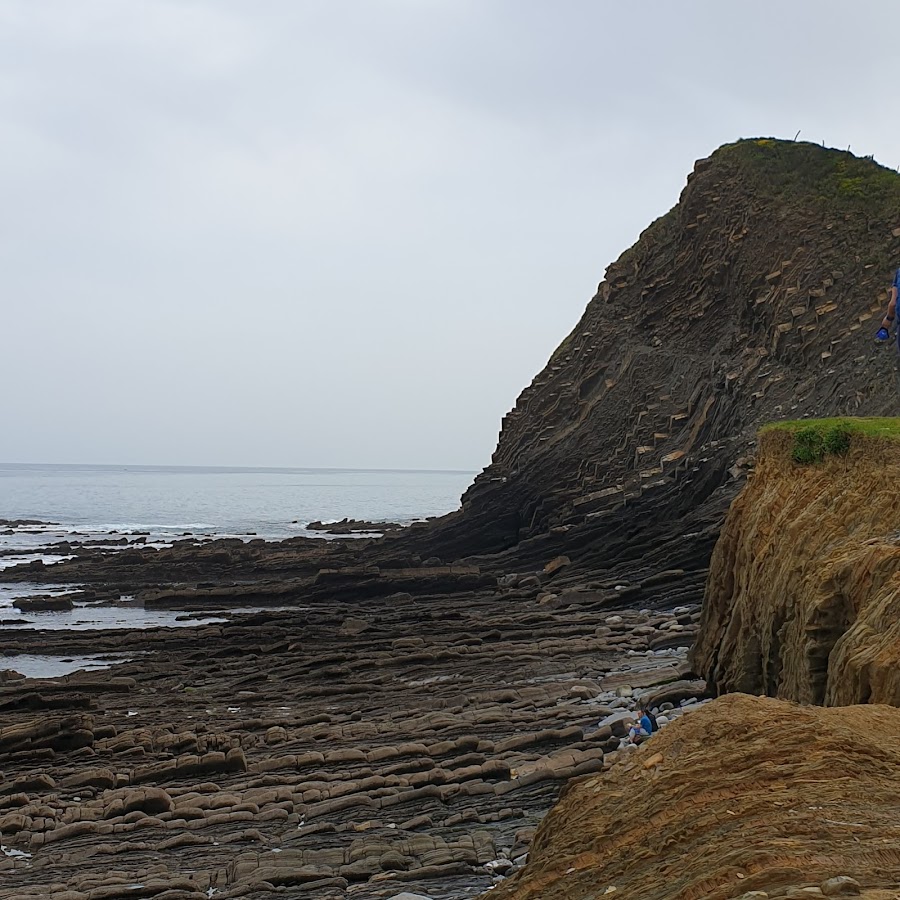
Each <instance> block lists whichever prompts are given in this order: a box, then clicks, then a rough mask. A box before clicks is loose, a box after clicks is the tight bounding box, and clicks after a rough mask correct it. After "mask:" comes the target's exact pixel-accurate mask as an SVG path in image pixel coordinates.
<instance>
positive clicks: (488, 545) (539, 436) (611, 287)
mask: <svg viewBox="0 0 900 900" xmlns="http://www.w3.org/2000/svg"><path fill="white" fill-rule="evenodd" d="M898 203H900V176H898V175H897V173H895V172H893V171H890V170H887V169H884V168H882V167H881V166H879V165H877V164H876V163H874V162H873V161H871V160H863V159H857V158H855V157H853V156H852V155H851V154H849V153H843V152H839V151H835V150H827V149H824V148H822V147H819V146H816V145H812V144H806V143H791V142H784V141H771V140H758V141H754V140H748V141H740V142H738V143H736V144H731V145H727V146H725V147H722V148H720V149H719V150H717V151H716V152H715V153H713V154H712V156H710V157H709V158H708V159H704V160H700V161H699V162H698V163H697V164H696V166H695V168H694V172H693V173H692V175H691V176H690V177H689V178H688V184H687V186H686V188H685V189H684V191H683V192H682V194H681V197H680V200H679V202H678V204H677V205H676V206H675V207H674V208H673V209H672V210H671V211H670V212H669V213H667V214H666V215H665V216H663V217H662V218H660V219H658V220H657V221H656V222H654V223H653V224H652V225H651V226H650V227H649V228H647V230H646V231H644V232H643V234H641V236H640V239H639V240H638V242H637V243H636V244H635V245H634V246H633V247H631V248H630V249H629V250H627V251H626V252H625V253H623V254H622V256H621V257H620V258H619V259H618V260H617V261H616V262H614V263H613V264H612V265H610V266H609V268H608V269H607V271H606V277H605V278H604V280H603V281H602V282H601V283H600V285H599V287H598V290H597V294H596V296H595V297H594V298H593V299H592V300H591V301H590V303H589V304H588V306H587V309H586V311H585V313H584V315H583V317H582V318H581V321H579V322H578V324H577V325H576V326H575V328H574V329H573V331H572V333H571V334H570V335H569V336H568V337H567V338H566V339H565V340H564V341H563V343H562V344H561V345H560V347H559V348H558V349H557V350H556V352H555V353H554V354H553V356H552V357H551V359H550V361H549V363H548V364H547V366H546V367H545V368H544V369H543V371H541V372H540V373H539V374H538V375H537V376H536V377H535V379H534V381H533V382H532V383H531V385H529V386H528V387H527V388H526V389H525V390H524V391H523V392H522V394H521V395H520V396H519V398H518V400H517V401H516V405H515V408H514V409H513V410H512V411H511V412H510V413H509V414H508V415H507V416H506V417H505V418H504V420H503V425H502V430H501V433H500V440H499V443H498V446H497V450H496V452H495V453H494V456H493V460H492V463H491V465H490V466H489V467H488V468H487V469H486V470H485V471H484V472H483V473H482V474H481V475H479V476H478V478H477V479H476V480H475V483H474V484H473V485H472V487H471V488H470V489H469V490H468V491H467V492H466V494H465V496H464V497H463V509H462V510H461V511H460V512H459V513H458V514H455V515H454V516H452V517H449V518H447V519H445V520H444V521H443V522H441V523H439V524H438V525H437V527H435V528H433V529H431V530H429V531H427V532H424V533H423V534H422V535H421V536H420V537H421V540H422V541H423V542H425V541H426V539H427V542H428V543H427V548H428V549H427V550H426V551H425V552H429V551H430V550H431V549H433V550H434V552H436V553H437V554H438V555H446V554H449V553H450V552H451V550H452V553H453V555H456V556H467V555H471V554H479V553H484V552H496V551H499V550H503V549H504V548H512V547H516V546H518V549H519V551H522V552H525V553H527V552H528V546H529V543H530V541H532V540H535V539H539V540H542V541H546V540H553V539H561V536H564V537H565V539H564V540H563V541H562V542H563V543H566V544H567V543H568V542H570V541H571V543H572V544H573V545H574V549H573V552H572V553H570V554H569V555H570V556H571V557H572V561H573V564H574V565H577V566H582V565H583V566H585V567H594V568H596V567H602V566H604V565H605V564H606V561H607V560H608V559H609V554H610V553H611V552H613V553H614V552H615V549H616V547H617V544H618V541H617V538H619V537H620V536H621V535H622V534H623V532H624V533H627V534H630V535H638V534H640V533H641V532H650V533H653V532H654V531H656V530H657V529H659V528H660V527H661V526H662V528H663V530H665V528H666V527H671V526H672V524H673V523H679V522H680V525H679V528H680V532H681V533H682V534H685V533H690V532H692V531H694V530H696V529H695V528H694V526H693V524H692V523H691V521H690V520H689V519H688V520H685V516H686V515H688V514H690V513H692V512H693V511H695V510H697V508H698V507H699V506H700V505H701V504H702V503H704V501H707V500H708V501H709V502H711V503H712V504H713V505H714V506H715V507H716V509H717V510H718V514H719V515H724V511H725V509H726V508H727V506H728V503H729V502H730V500H731V499H732V497H733V492H732V490H731V488H730V486H729V485H730V482H731V481H732V478H733V477H734V474H739V473H734V472H731V473H730V472H729V470H730V469H733V467H734V466H735V464H736V463H738V462H739V461H740V460H741V458H742V457H743V456H745V455H747V454H749V453H751V452H752V448H753V445H754V442H755V435H756V431H757V429H758V427H759V426H760V425H761V424H763V423H765V422H767V421H771V420H773V419H777V418H796V417H797V416H798V415H799V414H800V411H802V412H810V413H811V414H813V415H821V416H825V415H854V414H856V415H884V414H895V413H896V412H897V411H898V409H900V402H898V393H897V389H896V379H895V376H894V371H893V363H894V354H893V352H892V350H891V348H875V347H874V346H873V342H872V336H873V334H874V331H875V328H876V327H877V318H876V317H880V315H881V312H882V310H883V308H884V306H885V305H886V301H887V286H888V285H889V284H890V282H891V280H892V277H893V273H894V270H895V269H896V267H897V265H898V259H900V228H898V227H897V216H896V210H897V206H898ZM884 351H887V352H884ZM792 413H793V414H792ZM719 521H721V519H719ZM523 542H524V544H523ZM610 544H612V547H610V546H609V545H610ZM563 552H567V553H568V550H565V551H563Z"/></svg>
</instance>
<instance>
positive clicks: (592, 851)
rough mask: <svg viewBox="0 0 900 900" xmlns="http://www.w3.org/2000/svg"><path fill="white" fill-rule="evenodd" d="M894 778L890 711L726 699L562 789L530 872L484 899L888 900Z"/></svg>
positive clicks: (894, 872)
mask: <svg viewBox="0 0 900 900" xmlns="http://www.w3.org/2000/svg"><path fill="white" fill-rule="evenodd" d="M898 772H900V711H898V710H895V709H889V708H887V707H875V706H865V707H864V706H858V707H850V708H844V709H840V710H836V709H822V708H818V707H806V708H799V707H796V706H793V705H791V704H788V703H783V702H781V701H778V700H769V699H760V698H755V697H747V696H745V695H740V694H736V695H731V696H728V697H723V698H720V699H718V700H716V701H714V702H713V703H711V704H709V705H708V706H705V707H704V708H703V709H701V710H698V711H697V712H694V713H690V714H689V715H687V716H684V717H683V718H681V719H679V720H678V721H677V722H675V723H673V724H672V725H670V726H668V727H667V728H666V729H664V730H663V731H662V732H660V734H658V735H657V736H655V737H653V738H652V739H651V740H650V741H649V742H648V743H646V744H644V745H642V746H641V748H640V750H639V751H636V752H634V753H633V755H631V756H629V758H628V759H627V761H625V762H623V763H620V764H617V765H615V766H613V768H612V769H611V770H609V771H608V772H605V773H603V774H601V775H592V776H587V777H585V778H583V779H580V780H578V781H577V782H570V784H569V787H568V789H567V790H566V791H565V792H564V794H563V797H562V799H561V800H560V802H559V803H558V804H557V805H556V806H555V807H554V808H553V809H552V810H551V811H550V813H549V814H548V815H547V817H546V818H545V819H544V821H543V822H542V823H541V826H540V828H539V830H538V832H537V835H536V836H535V839H534V842H533V844H532V847H531V852H530V854H529V860H528V865H527V866H526V867H525V868H524V869H523V870H522V872H521V873H520V874H518V875H517V876H516V877H514V878H512V879H510V880H509V881H508V882H504V883H503V884H501V885H500V886H499V887H498V888H497V889H496V890H494V891H491V893H490V894H486V895H485V897H491V898H492V900H598V898H600V897H607V896H609V897H612V898H616V897H622V898H628V900H631V898H634V897H641V898H647V900H676V898H677V900H701V898H702V900H725V898H738V897H740V898H749V897H757V896H761V897H767V896H772V897H785V896H787V897H792V896H795V897H802V896H810V894H809V893H807V892H806V890H804V889H809V888H812V889H813V891H812V894H813V895H816V896H822V894H823V891H822V890H821V889H819V887H820V885H823V882H827V881H829V880H831V879H842V878H843V879H848V878H850V879H853V880H854V881H855V882H857V884H856V886H855V887H853V886H851V885H849V884H848V883H847V882H846V881H842V882H841V881H838V882H835V881H831V882H830V884H829V885H827V886H825V885H823V887H824V888H825V890H826V891H827V893H826V895H827V896H834V895H837V896H847V895H852V894H855V895H858V896H863V897H866V898H870V900H875V898H879V900H881V898H884V900H888V898H893V897H896V894H897V886H898V885H900V841H898V836H897V829H896V824H895V823H896V821H897V819H896V816H897V815H900V800H898V799H897V792H896V790H894V788H897V787H900V778H898ZM876 798H877V800H876ZM841 884H843V885H844V886H845V887H848V888H850V889H849V890H848V891H847V893H846V894H845V893H844V892H842V891H840V890H839V889H838V888H839V887H840V885H841ZM888 888H891V889H892V890H890V891H888V890H886V889H888ZM792 889H793V891H792ZM754 891H760V892H764V893H760V894H756V893H752V892H754Z"/></svg>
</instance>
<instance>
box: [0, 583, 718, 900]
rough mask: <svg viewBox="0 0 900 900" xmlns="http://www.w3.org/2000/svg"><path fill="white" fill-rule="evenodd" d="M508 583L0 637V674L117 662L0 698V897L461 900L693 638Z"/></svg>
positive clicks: (663, 621) (680, 615)
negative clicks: (189, 623)
mask: <svg viewBox="0 0 900 900" xmlns="http://www.w3.org/2000/svg"><path fill="white" fill-rule="evenodd" d="M345 575H346V578H347V579H348V580H349V579H350V577H351V576H350V574H349V573H345ZM356 575H357V577H358V578H359V579H360V580H361V583H365V581H366V576H365V574H364V573H358V572H357V573H356ZM527 577H530V576H525V578H527ZM541 577H543V578H547V577H548V576H540V577H537V576H535V578H536V580H537V581H540V578H541ZM521 580H525V579H522V578H516V579H512V581H514V582H515V583H516V585H517V586H516V587H505V588H500V589H498V590H492V591H483V592H478V591H463V592H460V593H458V594H455V595H430V596H427V597H422V596H419V597H413V596H412V595H411V594H409V593H406V594H402V593H395V594H393V595H391V596H388V597H382V596H380V595H373V596H371V597H369V598H366V597H365V596H360V595H359V594H358V593H357V592H356V591H355V590H354V589H353V587H352V583H351V585H350V588H349V592H348V594H347V596H348V597H352V598H353V601H352V603H348V602H343V603H342V602H339V601H336V600H335V598H334V596H333V595H332V594H329V596H328V597H327V598H326V599H323V600H316V599H315V598H311V599H310V600H309V601H308V603H307V607H306V608H305V609H302V610H291V611H277V612H276V611H271V612H258V613H254V614H247V615H240V614H235V615H234V616H233V618H232V619H231V620H230V621H229V622H227V623H225V624H222V625H215V626H204V627H199V628H191V629H186V630H177V631H176V630H173V629H156V630H148V631H144V632H110V631H104V632H79V633H60V632H43V633H37V632H34V631H31V630H26V629H21V628H20V629H16V630H15V631H7V632H2V633H0V650H2V652H3V653H4V654H7V655H8V658H9V659H10V660H11V662H14V656H9V654H15V653H17V652H34V651H35V646H36V644H38V643H39V645H40V650H41V652H44V653H69V654H71V653H76V652H79V651H80V652H88V651H90V652H92V653H102V652H108V653H117V654H125V655H128V654H134V655H135V657H134V659H133V660H132V661H131V662H128V663H124V664H120V665H117V666H115V667H114V668H113V669H111V670H109V671H104V672H89V673H76V674H75V675H71V676H68V677H64V678H58V679H49V680H33V679H25V678H20V677H16V676H14V675H13V674H9V675H8V676H7V677H6V679H5V680H0V761H2V763H0V770H2V773H3V775H2V780H0V841H2V845H3V847H4V848H5V850H4V855H2V856H0V873H2V880H0V897H2V898H4V900H7V898H13V897H36V896H42V897H44V896H46V897H58V898H60V900H61V898H63V897H65V898H67V900H74V898H89V900H99V898H104V897H119V896H141V897H156V896H160V897H162V896H165V897H167V898H174V897H195V896H196V897H201V896H202V897H209V896H216V897H251V898H252V897H259V898H262V897H267V896H270V895H271V894H272V893H273V892H275V893H281V894H284V893H285V892H287V896H297V897H299V896H303V897H311V898H317V897H321V898H326V897H332V898H337V897H346V896H353V897H361V898H370V897H371V898H376V897H392V896H394V895H397V894H402V893H403V892H404V891H406V892H411V893H414V894H415V893H419V894H423V895H426V896H428V897H433V898H456V897H465V896H472V895H474V894H477V893H479V892H481V891H482V890H484V889H485V888H487V887H489V886H490V885H491V884H493V883H494V882H495V881H496V879H498V878H499V877H501V876H502V875H505V874H509V873H510V872H512V871H514V870H515V869H516V868H517V867H518V866H520V865H521V864H522V862H524V860H525V858H526V854H527V851H528V847H529V843H530V840H531V836H532V834H533V833H534V830H535V828H536V827H537V825H538V824H539V822H540V820H541V818H542V816H543V815H544V814H545V813H546V811H547V810H548V809H549V807H550V805H551V804H552V803H553V801H554V800H555V798H556V797H557V795H558V792H559V789H560V787H561V786H562V785H563V784H565V782H566V781H567V780H568V779H569V778H571V777H573V776H579V775H584V774H588V773H592V772H599V771H602V770H603V769H604V767H608V766H609V765H610V764H611V763H610V760H611V759H615V755H616V754H617V753H618V752H619V748H620V745H621V743H622V742H621V736H622V734H623V733H624V730H623V729H624V728H625V726H624V725H623V724H622V723H621V722H619V723H618V724H617V723H616V722H613V724H612V725H609V724H606V725H604V726H602V727H598V723H599V722H600V720H601V719H605V718H607V717H609V716H610V715H613V718H614V719H615V715H614V714H616V713H617V712H618V713H620V714H622V717H623V718H628V717H629V710H630V709H633V707H634V706H635V704H636V703H637V702H638V700H639V699H641V698H643V697H644V696H645V695H648V694H650V693H652V692H654V691H658V690H660V689H663V688H665V687H666V686H667V685H671V684H675V683H678V682H679V680H681V679H683V676H684V675H685V673H686V671H687V668H686V665H685V661H684V660H685V655H686V648H687V644H688V641H689V637H690V635H691V633H692V631H693V629H694V628H695V627H696V621H697V619H698V618H699V608H698V606H697V604H696V603H695V604H694V605H692V606H689V607H680V608H678V610H677V612H676V611H674V610H669V611H665V610H659V609H658V610H650V609H648V610H646V611H644V612H637V611H634V610H629V609H627V608H621V609H617V608H616V606H615V603H614V601H615V598H616V597H617V596H618V594H619V593H621V592H617V591H616V590H615V585H611V586H609V587H608V588H606V589H596V588H595V589H592V590H584V591H574V592H571V596H569V597H568V599H567V600H566V601H565V603H564V605H562V606H558V605H555V604H547V603H541V602H539V601H538V600H537V593H538V589H537V588H534V589H532V592H531V594H529V595H526V594H525V593H524V592H525V589H524V588H520V587H518V583H519V581H521ZM344 587H345V588H346V587H347V585H346V584H345V585H344ZM563 593H564V592H563ZM674 593H675V594H678V591H677V590H675V591H674ZM695 599H697V598H695ZM682 622H686V623H687V625H682V624H681V623H682ZM676 626H678V627H679V628H680V629H682V630H681V631H675V632H673V631H672V629H673V628H675V627H676ZM670 634H678V635H679V642H677V643H679V646H678V647H677V648H672V647H663V648H660V649H656V650H652V649H651V644H653V643H654V642H657V641H658V640H659V638H660V637H664V638H666V639H667V640H665V641H664V643H673V642H672V641H671V640H668V638H669V635H670ZM2 664H3V663H2V657H0V667H2ZM701 692H702V686H699V687H696V689H695V690H694V693H695V694H698V693H701ZM690 693H691V689H690V688H689V689H688V690H687V693H686V694H685V696H688V695H689V694H690ZM136 885H140V887H136ZM130 886H135V887H130ZM67 892H68V893H67Z"/></svg>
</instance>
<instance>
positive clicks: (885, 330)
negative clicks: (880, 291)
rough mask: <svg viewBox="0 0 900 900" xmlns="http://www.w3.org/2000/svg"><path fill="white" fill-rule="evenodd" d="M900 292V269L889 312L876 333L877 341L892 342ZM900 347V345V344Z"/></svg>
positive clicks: (896, 276)
mask: <svg viewBox="0 0 900 900" xmlns="http://www.w3.org/2000/svg"><path fill="white" fill-rule="evenodd" d="M898 291H900V269H897V271H896V272H895V273H894V281H893V283H892V284H891V297H890V300H888V308H887V312H886V313H885V314H884V318H883V319H882V320H881V328H879V329H878V331H877V332H876V333H875V340H877V341H887V340H890V337H891V324H892V323H893V321H894V319H895V317H896V315H897V292H898ZM897 340H898V342H900V332H898V337H897ZM898 346H900V344H898Z"/></svg>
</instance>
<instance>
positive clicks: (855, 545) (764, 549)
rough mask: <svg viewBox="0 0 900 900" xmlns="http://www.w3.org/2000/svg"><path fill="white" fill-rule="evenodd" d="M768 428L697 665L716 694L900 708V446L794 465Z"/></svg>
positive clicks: (783, 435)
mask: <svg viewBox="0 0 900 900" xmlns="http://www.w3.org/2000/svg"><path fill="white" fill-rule="evenodd" d="M795 440H796V437H795V434H794V433H792V432H786V431H769V432H767V433H765V434H764V435H763V437H762V438H761V442H760V453H759V456H758V461H757V469H756V473H755V474H754V476H753V478H752V479H751V481H750V483H749V484H748V485H747V487H746V488H745V489H744V491H743V492H742V493H741V495H740V496H739V497H738V499H737V500H736V501H735V503H734V505H733V506H732V508H731V511H730V513H729V515H728V519H727V521H726V523H725V527H724V528H723V531H722V536H721V538H720V540H719V543H718V545H717V547H716V550H715V552H714V554H713V558H712V562H711V566H710V573H709V582H708V585H707V590H706V596H705V599H704V608H703V620H702V626H701V631H700V635H699V637H698V639H697V642H696V644H695V647H694V650H693V664H694V667H695V668H696V669H697V671H698V672H701V673H703V674H704V675H705V676H706V678H707V679H708V681H709V683H710V685H712V686H713V687H714V688H715V689H716V690H717V691H719V692H725V691H748V692H752V693H766V694H770V695H772V696H777V697H783V698H788V699H793V700H799V701H802V702H804V703H825V704H828V705H836V704H847V703H890V704H893V705H900V542H898V535H900V498H898V495H897V492H896V491H895V490H894V485H896V484H897V479H898V477H900V442H897V441H895V440H889V439H884V438H880V439H879V438H873V437H864V436H862V435H854V436H853V437H852V443H851V446H850V452H849V453H848V454H847V455H846V456H834V455H830V456H827V457H826V458H825V459H824V460H823V461H822V462H820V463H816V464H810V465H801V464H798V463H796V462H794V461H793V459H792V456H791V454H792V449H793V447H794V445H795Z"/></svg>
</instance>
